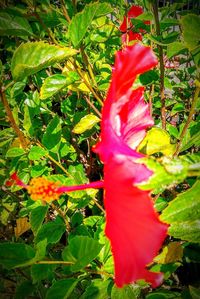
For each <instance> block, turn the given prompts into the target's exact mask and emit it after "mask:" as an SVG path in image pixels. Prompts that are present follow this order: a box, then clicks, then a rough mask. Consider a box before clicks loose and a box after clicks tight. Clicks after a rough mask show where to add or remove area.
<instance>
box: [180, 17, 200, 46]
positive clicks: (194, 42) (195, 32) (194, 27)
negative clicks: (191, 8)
mask: <svg viewBox="0 0 200 299" xmlns="http://www.w3.org/2000/svg"><path fill="white" fill-rule="evenodd" d="M180 22H181V26H182V29H183V38H184V42H185V45H186V46H187V47H188V48H189V50H194V49H195V48H196V47H197V46H198V45H199V43H200V17H199V16H198V15H195V14H187V15H185V16H183V17H182V18H181V20H180Z"/></svg>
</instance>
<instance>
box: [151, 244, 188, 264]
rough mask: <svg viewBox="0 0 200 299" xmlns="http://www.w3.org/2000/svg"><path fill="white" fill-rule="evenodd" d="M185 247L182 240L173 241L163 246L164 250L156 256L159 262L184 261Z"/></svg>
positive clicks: (156, 260) (155, 259)
mask: <svg viewBox="0 0 200 299" xmlns="http://www.w3.org/2000/svg"><path fill="white" fill-rule="evenodd" d="M182 257H183V248H182V246H181V243H180V242H171V243H169V244H168V245H167V246H165V247H164V248H163V251H162V252H161V253H160V254H159V255H157V256H156V257H155V258H154V261H155V262H157V263H159V264H170V263H175V262H178V261H182Z"/></svg>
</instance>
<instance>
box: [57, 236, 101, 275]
mask: <svg viewBox="0 0 200 299" xmlns="http://www.w3.org/2000/svg"><path fill="white" fill-rule="evenodd" d="M101 248H102V245H100V244H99V243H98V241H96V240H94V239H92V238H89V237H87V236H75V237H74V238H72V239H71V240H70V241H69V245H68V246H67V247H66V248H65V249H64V251H63V253H62V257H63V260H64V261H69V262H73V263H74V264H73V265H72V266H71V270H72V271H78V270H81V269H82V268H84V267H86V266H87V265H88V264H89V263H90V262H91V261H92V260H93V259H94V258H95V257H96V256H97V255H98V254H99V252H100V250H101Z"/></svg>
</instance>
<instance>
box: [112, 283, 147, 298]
mask: <svg viewBox="0 0 200 299" xmlns="http://www.w3.org/2000/svg"><path fill="white" fill-rule="evenodd" d="M140 292H141V289H140V287H139V285H137V284H135V285H134V284H133V285H127V286H124V287H123V288H117V287H116V286H115V285H114V286H113V288H112V292H111V299H136V298H139V297H138V296H140Z"/></svg>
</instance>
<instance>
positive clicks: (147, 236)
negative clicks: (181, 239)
mask: <svg viewBox="0 0 200 299" xmlns="http://www.w3.org/2000/svg"><path fill="white" fill-rule="evenodd" d="M156 64H157V60H156V57H155V56H154V55H153V53H152V52H151V49H150V48H148V47H144V46H142V45H140V44H135V45H134V46H132V47H126V48H125V50H123V51H120V52H118V53H117V56H116V61H115V66H114V70H113V74H112V81H111V85H110V88H109V91H108V95H107V98H106V100H105V103H104V107H103V113H102V122H101V137H100V138H101V139H100V142H99V143H98V144H97V146H96V148H95V151H96V152H97V153H98V154H99V155H100V158H101V160H102V161H103V163H104V188H105V200H104V201H105V209H106V230H105V232H106V235H107V237H108V238H109V239H110V242H111V248H112V252H113V257H114V264H115V282H116V284H117V286H118V287H122V286H123V285H124V284H128V283H130V282H134V281H136V280H138V279H145V280H146V281H148V282H150V283H151V284H152V286H153V287H156V286H158V285H159V284H160V283H161V281H162V274H161V273H153V272H150V271H148V270H147V265H148V264H149V263H151V262H152V260H153V258H154V257H155V256H156V254H157V253H158V250H159V249H160V247H161V245H162V242H163V240H164V239H165V237H166V231H167V225H165V224H163V223H161V222H160V220H159V218H158V215H157V214H156V212H155V210H154V208H153V203H152V201H151V198H150V196H149V192H146V191H142V190H140V189H139V188H138V187H137V186H136V184H137V183H139V182H141V181H144V180H146V179H148V178H149V176H150V175H151V171H149V170H148V169H147V168H146V166H145V165H142V164H139V163H137V160H138V158H141V157H142V155H141V154H139V153H137V151H136V147H137V146H138V144H139V143H140V142H141V141H142V139H143V138H144V136H145V130H146V129H147V128H148V127H150V126H152V124H153V120H152V118H151V117H150V113H149V107H148V105H147V104H145V102H144V99H143V91H144V89H143V87H140V88H137V89H135V90H132V88H131V87H132V84H133V82H134V81H135V78H136V76H137V75H139V74H141V73H144V72H145V71H148V70H149V69H151V68H152V67H154V66H155V65H156Z"/></svg>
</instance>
